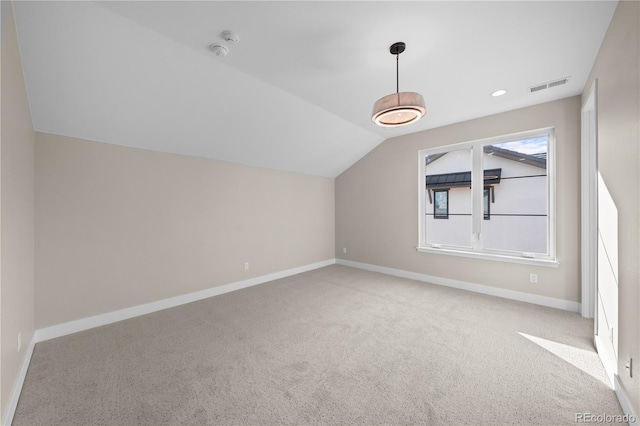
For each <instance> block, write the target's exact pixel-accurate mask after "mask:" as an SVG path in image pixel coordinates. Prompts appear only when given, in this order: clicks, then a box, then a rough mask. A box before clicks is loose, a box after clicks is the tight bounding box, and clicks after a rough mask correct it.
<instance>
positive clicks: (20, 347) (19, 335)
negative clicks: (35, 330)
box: [18, 332, 22, 352]
mask: <svg viewBox="0 0 640 426" xmlns="http://www.w3.org/2000/svg"><path fill="white" fill-rule="evenodd" d="M20 349H22V332H19V333H18V352H20Z"/></svg>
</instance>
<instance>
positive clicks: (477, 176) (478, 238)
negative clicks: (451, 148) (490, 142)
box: [471, 144, 484, 250]
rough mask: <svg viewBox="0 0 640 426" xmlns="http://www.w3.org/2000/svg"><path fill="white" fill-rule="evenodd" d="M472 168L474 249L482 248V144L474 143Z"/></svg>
mask: <svg viewBox="0 0 640 426" xmlns="http://www.w3.org/2000/svg"><path fill="white" fill-rule="evenodd" d="M471 164H472V168H471V190H472V194H471V202H472V206H471V212H472V230H471V232H472V233H473V234H472V238H471V241H472V244H473V249H474V250H480V249H482V234H481V231H482V220H483V208H482V202H483V195H484V194H483V190H484V172H483V170H482V145H481V144H474V146H473V154H472V161H471Z"/></svg>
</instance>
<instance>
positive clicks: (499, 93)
mask: <svg viewBox="0 0 640 426" xmlns="http://www.w3.org/2000/svg"><path fill="white" fill-rule="evenodd" d="M505 93H507V91H506V90H503V89H500V90H496V91H495V92H493V93H492V94H491V96H493V97H497V96H502V95H504V94H505Z"/></svg>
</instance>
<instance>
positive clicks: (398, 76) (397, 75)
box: [396, 53, 400, 105]
mask: <svg viewBox="0 0 640 426" xmlns="http://www.w3.org/2000/svg"><path fill="white" fill-rule="evenodd" d="M399 64H400V54H399V53H397V54H396V95H397V96H398V105H400V65H399Z"/></svg>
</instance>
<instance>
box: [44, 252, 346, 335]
mask: <svg viewBox="0 0 640 426" xmlns="http://www.w3.org/2000/svg"><path fill="white" fill-rule="evenodd" d="M335 263H336V260H335V259H328V260H324V261H322V262H317V263H312V264H309V265H304V266H299V267H297V268H292V269H287V270H284V271H279V272H274V273H272V274H267V275H262V276H259V277H254V278H249V279H248V280H243V281H236V282H234V283H230V284H224V285H221V286H217V287H212V288H208V289H206V290H202V291H197V292H195V293H189V294H183V295H181V296H176V297H170V298H168V299H163V300H158V301H156V302H150V303H145V304H144V305H138V306H132V307H130V308H125V309H120V310H118V311H113V312H108V313H106V314H101V315H95V316H92V317H88V318H82V319H79V320H75V321H69V322H66V323H63V324H58V325H53V326H51V327H46V328H41V329H39V330H36V332H35V336H34V338H35V341H36V343H38V342H43V341H45V340H49V339H54V338H56V337H61V336H66V335H68V334H73V333H77V332H79V331H84V330H89V329H91V328H95V327H100V326H103V325H107V324H112V323H114V322H118V321H123V320H126V319H129V318H134V317H138V316H141V315H146V314H150V313H152V312H156V311H160V310H163V309H168V308H173V307H174V306H180V305H184V304H186V303H191V302H195V301H197V300H202V299H207V298H209V297H212V296H218V295H220V294H224V293H229V292H231V291H235V290H240V289H243V288H247V287H252V286H254V285H258V284H262V283H266V282H268V281H273V280H277V279H280V278H285V277H289V276H291V275H296V274H300V273H302V272H307V271H311V270H313V269H318V268H322V267H324V266H329V265H333V264H335Z"/></svg>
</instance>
